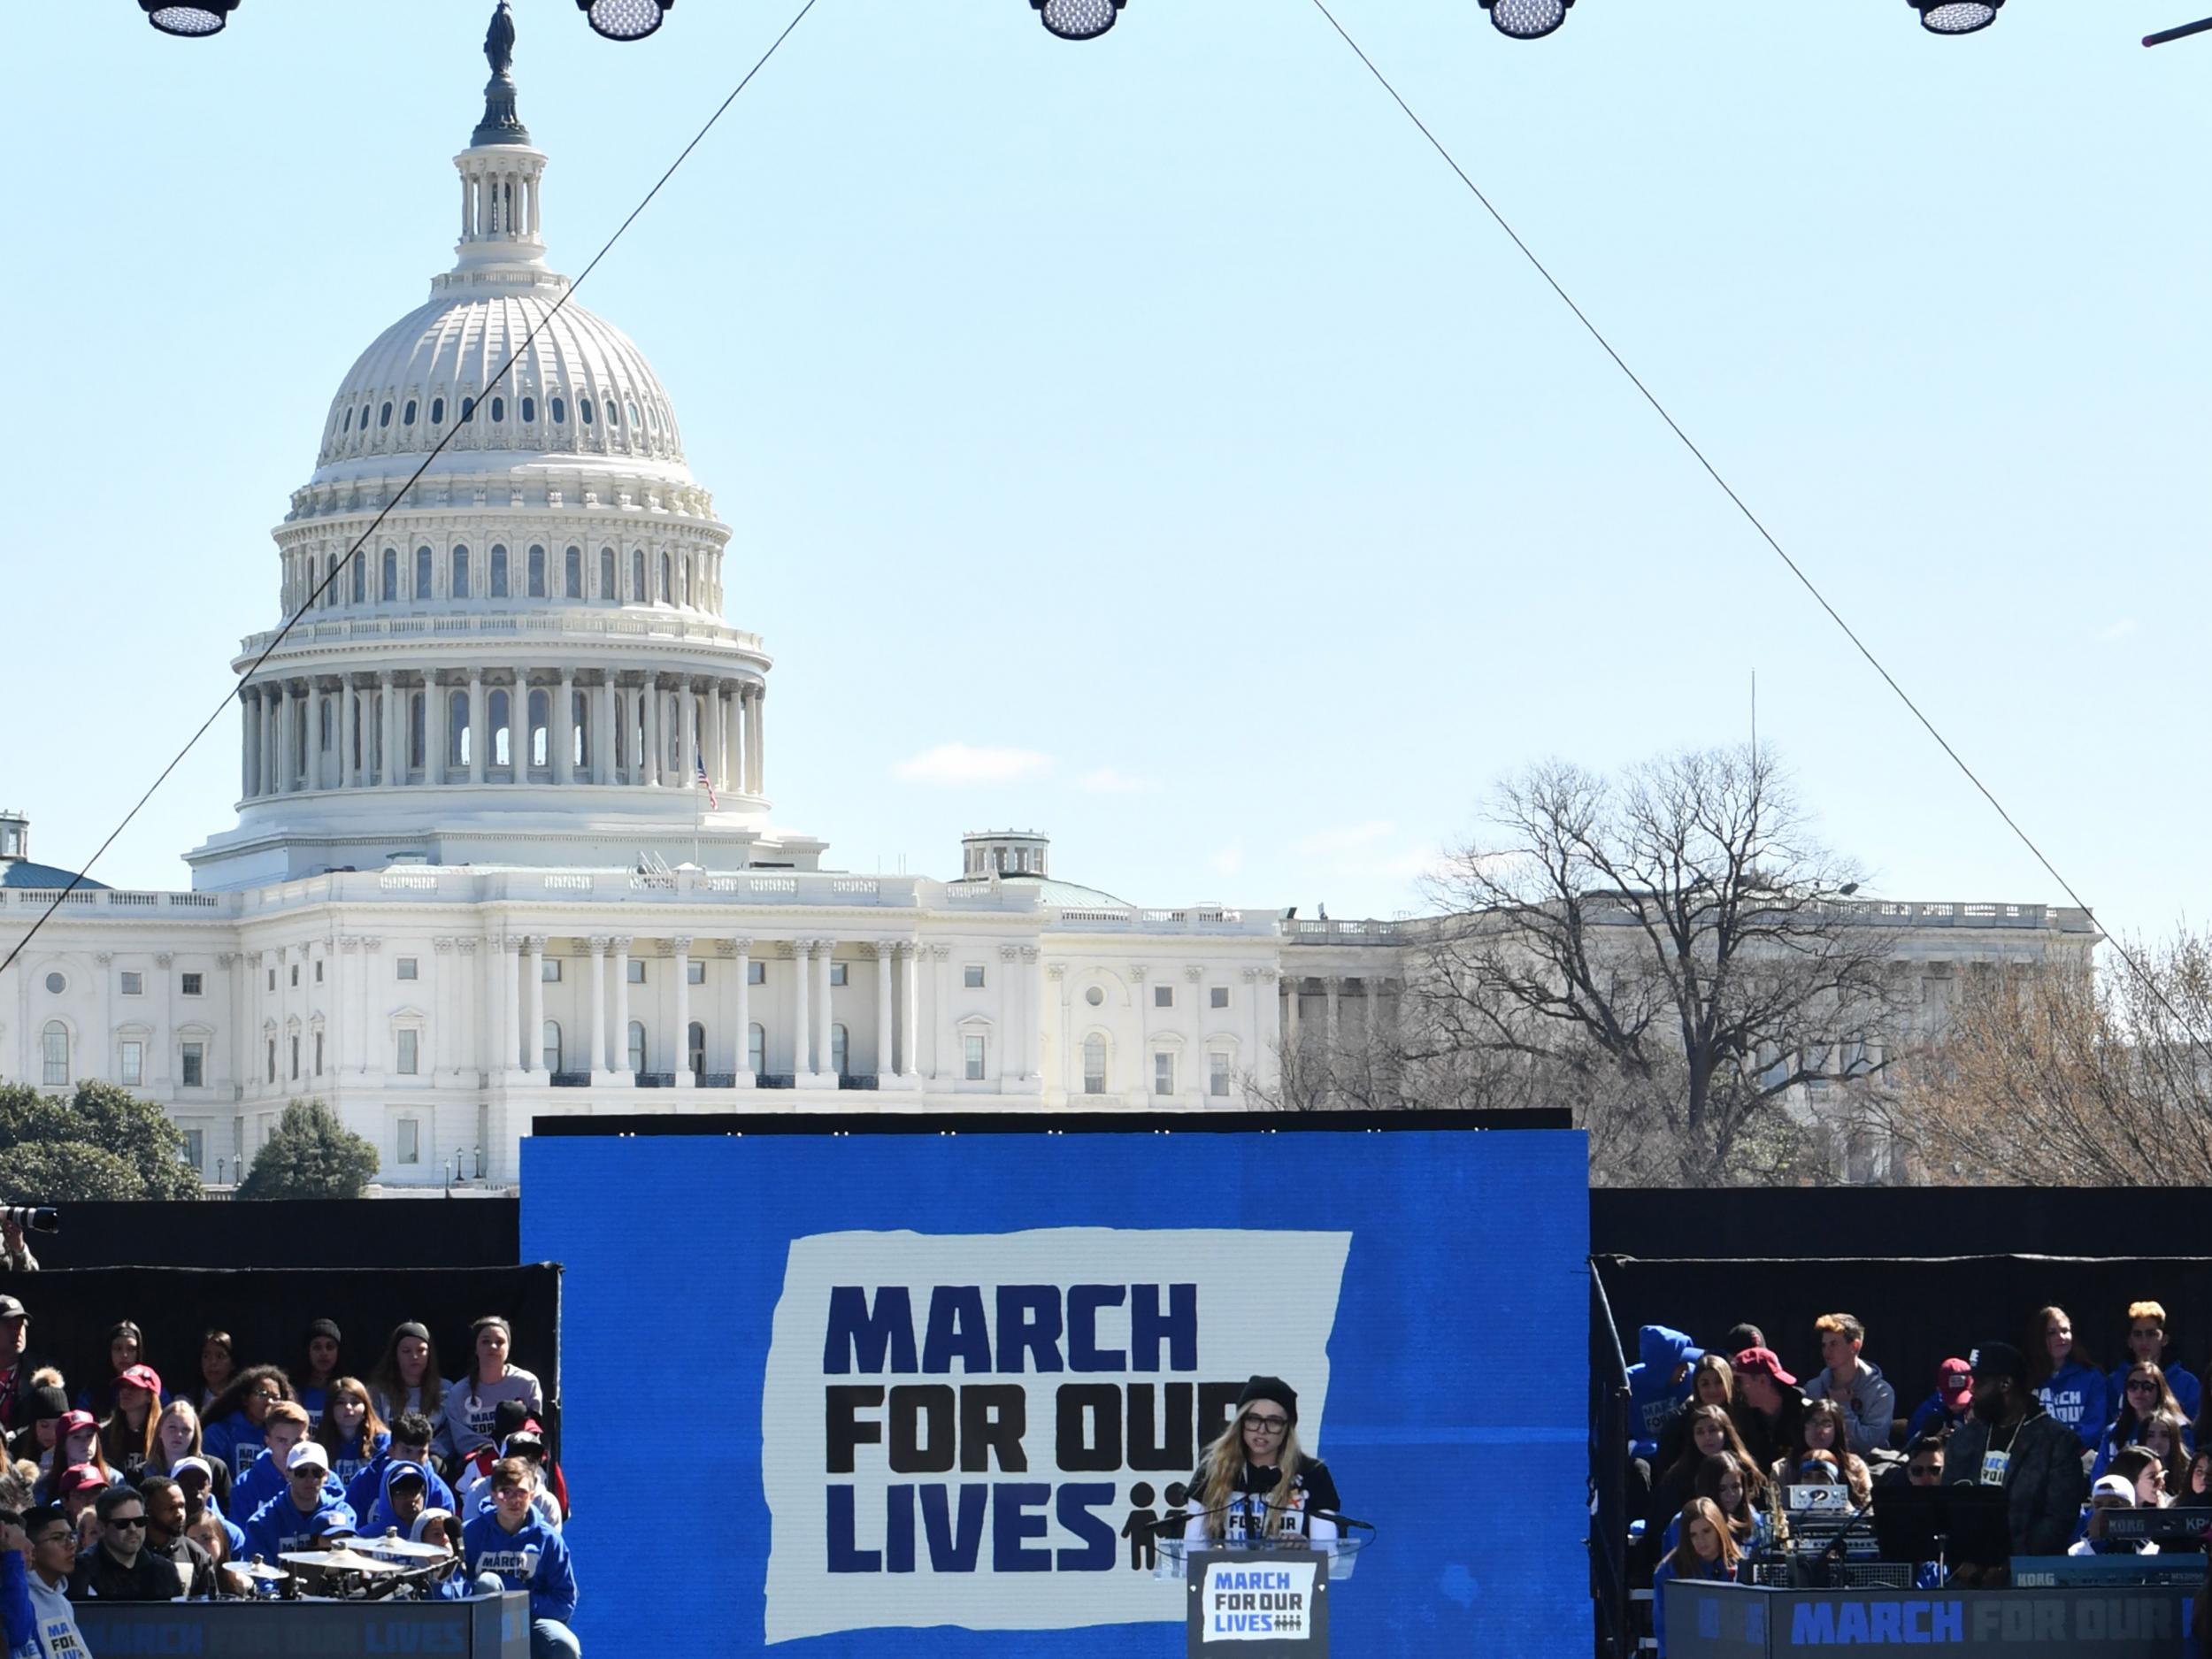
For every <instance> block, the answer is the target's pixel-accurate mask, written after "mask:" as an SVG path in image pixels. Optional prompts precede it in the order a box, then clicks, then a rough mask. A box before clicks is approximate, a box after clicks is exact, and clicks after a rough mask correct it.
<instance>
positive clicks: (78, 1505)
mask: <svg viewBox="0 0 2212 1659" xmlns="http://www.w3.org/2000/svg"><path fill="white" fill-rule="evenodd" d="M48 1483H50V1484H51V1485H52V1486H54V1487H55V1488H56V1490H57V1493H58V1495H57V1497H56V1498H55V1502H58V1503H59V1504H60V1505H61V1508H62V1513H63V1514H65V1515H66V1516H67V1517H69V1524H70V1525H72V1526H74V1525H77V1523H78V1521H79V1520H81V1518H82V1517H84V1516H86V1515H88V1514H89V1513H91V1510H92V1504H93V1500H94V1499H96V1498H97V1497H98V1496H99V1495H100V1494H102V1493H103V1492H105V1491H106V1490H107V1489H108V1487H109V1486H111V1485H113V1484H114V1483H113V1482H111V1480H109V1479H108V1478H107V1477H106V1476H105V1475H103V1474H102V1473H101V1472H100V1471H98V1470H96V1469H95V1468H94V1467H93V1466H92V1465H91V1464H89V1463H76V1464H73V1465H72V1466H71V1467H70V1468H67V1469H65V1470H63V1471H61V1473H60V1474H59V1475H58V1476H54V1475H49V1476H48V1477H47V1478H46V1482H45V1483H42V1484H48Z"/></svg>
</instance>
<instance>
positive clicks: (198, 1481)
mask: <svg viewBox="0 0 2212 1659" xmlns="http://www.w3.org/2000/svg"><path fill="white" fill-rule="evenodd" d="M215 1468H216V1465H214V1464H211V1463H209V1462H208V1461H207V1459H206V1458H204V1457H180V1458H179V1459H177V1466H176V1469H175V1471H173V1472H174V1474H175V1477H176V1482H177V1485H178V1486H180V1487H181V1488H182V1489H183V1492H184V1504H185V1510H184V1512H185V1525H186V1527H187V1529H188V1530H190V1529H192V1528H193V1526H194V1525H195V1524H196V1522H197V1521H198V1520H199V1518H200V1516H201V1513H202V1512H203V1511H204V1512H205V1513H206V1514H208V1515H210V1516H211V1517H214V1522H215V1525H216V1527H217V1528H218V1529H219V1531H220V1532H222V1534H223V1536H224V1537H225V1538H226V1539H227V1540H229V1544H230V1553H231V1554H232V1555H236V1554H237V1553H238V1552H239V1551H240V1550H242V1549H243V1548H245V1547H246V1529H245V1528H244V1527H242V1526H241V1525H238V1523H237V1522H235V1521H234V1520H232V1519H231V1518H230V1517H228V1516H227V1515H225V1514H224V1513H223V1511H222V1509H220V1508H219V1506H218V1505H217V1504H216V1502H215V1501H214V1490H213V1471H214V1470H215ZM193 1536H194V1537H196V1538H197V1537H199V1534H198V1532H196V1531H195V1532H193ZM201 1541H202V1543H203V1544H204V1543H205V1542H206V1540H204V1539H203V1540H201Z"/></svg>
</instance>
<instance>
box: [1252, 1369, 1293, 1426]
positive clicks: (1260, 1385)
mask: <svg viewBox="0 0 2212 1659" xmlns="http://www.w3.org/2000/svg"><path fill="white" fill-rule="evenodd" d="M1255 1400H1275V1401H1279V1402H1281V1403H1282V1408H1283V1413H1284V1415H1285V1416H1286V1417H1289V1418H1290V1420H1291V1421H1292V1422H1293V1423H1295V1422H1297V1421H1298V1391H1297V1390H1296V1389H1294V1388H1293V1387H1292V1386H1290V1385H1289V1384H1288V1383H1286V1382H1285V1381H1284V1380H1283V1379H1281V1378H1279V1377H1254V1378H1252V1379H1249V1380H1248V1381H1247V1382H1246V1383H1245V1385H1244V1392H1243V1393H1242V1394H1239V1395H1238V1396H1237V1415H1238V1416H1239V1417H1242V1416H1243V1415H1244V1408H1245V1407H1247V1406H1248V1405H1250V1404H1251V1403H1252V1402H1254V1401H1255Z"/></svg>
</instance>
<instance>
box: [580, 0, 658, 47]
mask: <svg viewBox="0 0 2212 1659" xmlns="http://www.w3.org/2000/svg"><path fill="white" fill-rule="evenodd" d="M675 4H676V0H576V9H577V10H578V11H579V12H582V13H583V14H584V18H585V20H586V21H587V22H588V23H589V24H590V25H591V27H593V29H594V30H595V31H596V32H597V33H599V34H600V35H604V36H605V37H606V38H607V39H608V40H611V41H641V40H643V39H644V38H645V37H646V36H647V35H650V34H652V33H653V31H654V30H656V29H657V28H659V27H660V26H661V23H662V20H663V19H665V18H666V17H667V15H668V12H669V11H670V9H671V8H672V7H673V6H674V5H675Z"/></svg>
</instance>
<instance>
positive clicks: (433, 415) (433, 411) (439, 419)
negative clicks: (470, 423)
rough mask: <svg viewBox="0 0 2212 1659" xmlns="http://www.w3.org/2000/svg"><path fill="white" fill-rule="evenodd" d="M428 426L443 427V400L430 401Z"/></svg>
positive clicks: (436, 398)
mask: <svg viewBox="0 0 2212 1659" xmlns="http://www.w3.org/2000/svg"><path fill="white" fill-rule="evenodd" d="M430 424H431V425H432V426H444V425H445V399H444V398H442V397H434V398H432V399H431V400H430Z"/></svg>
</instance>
